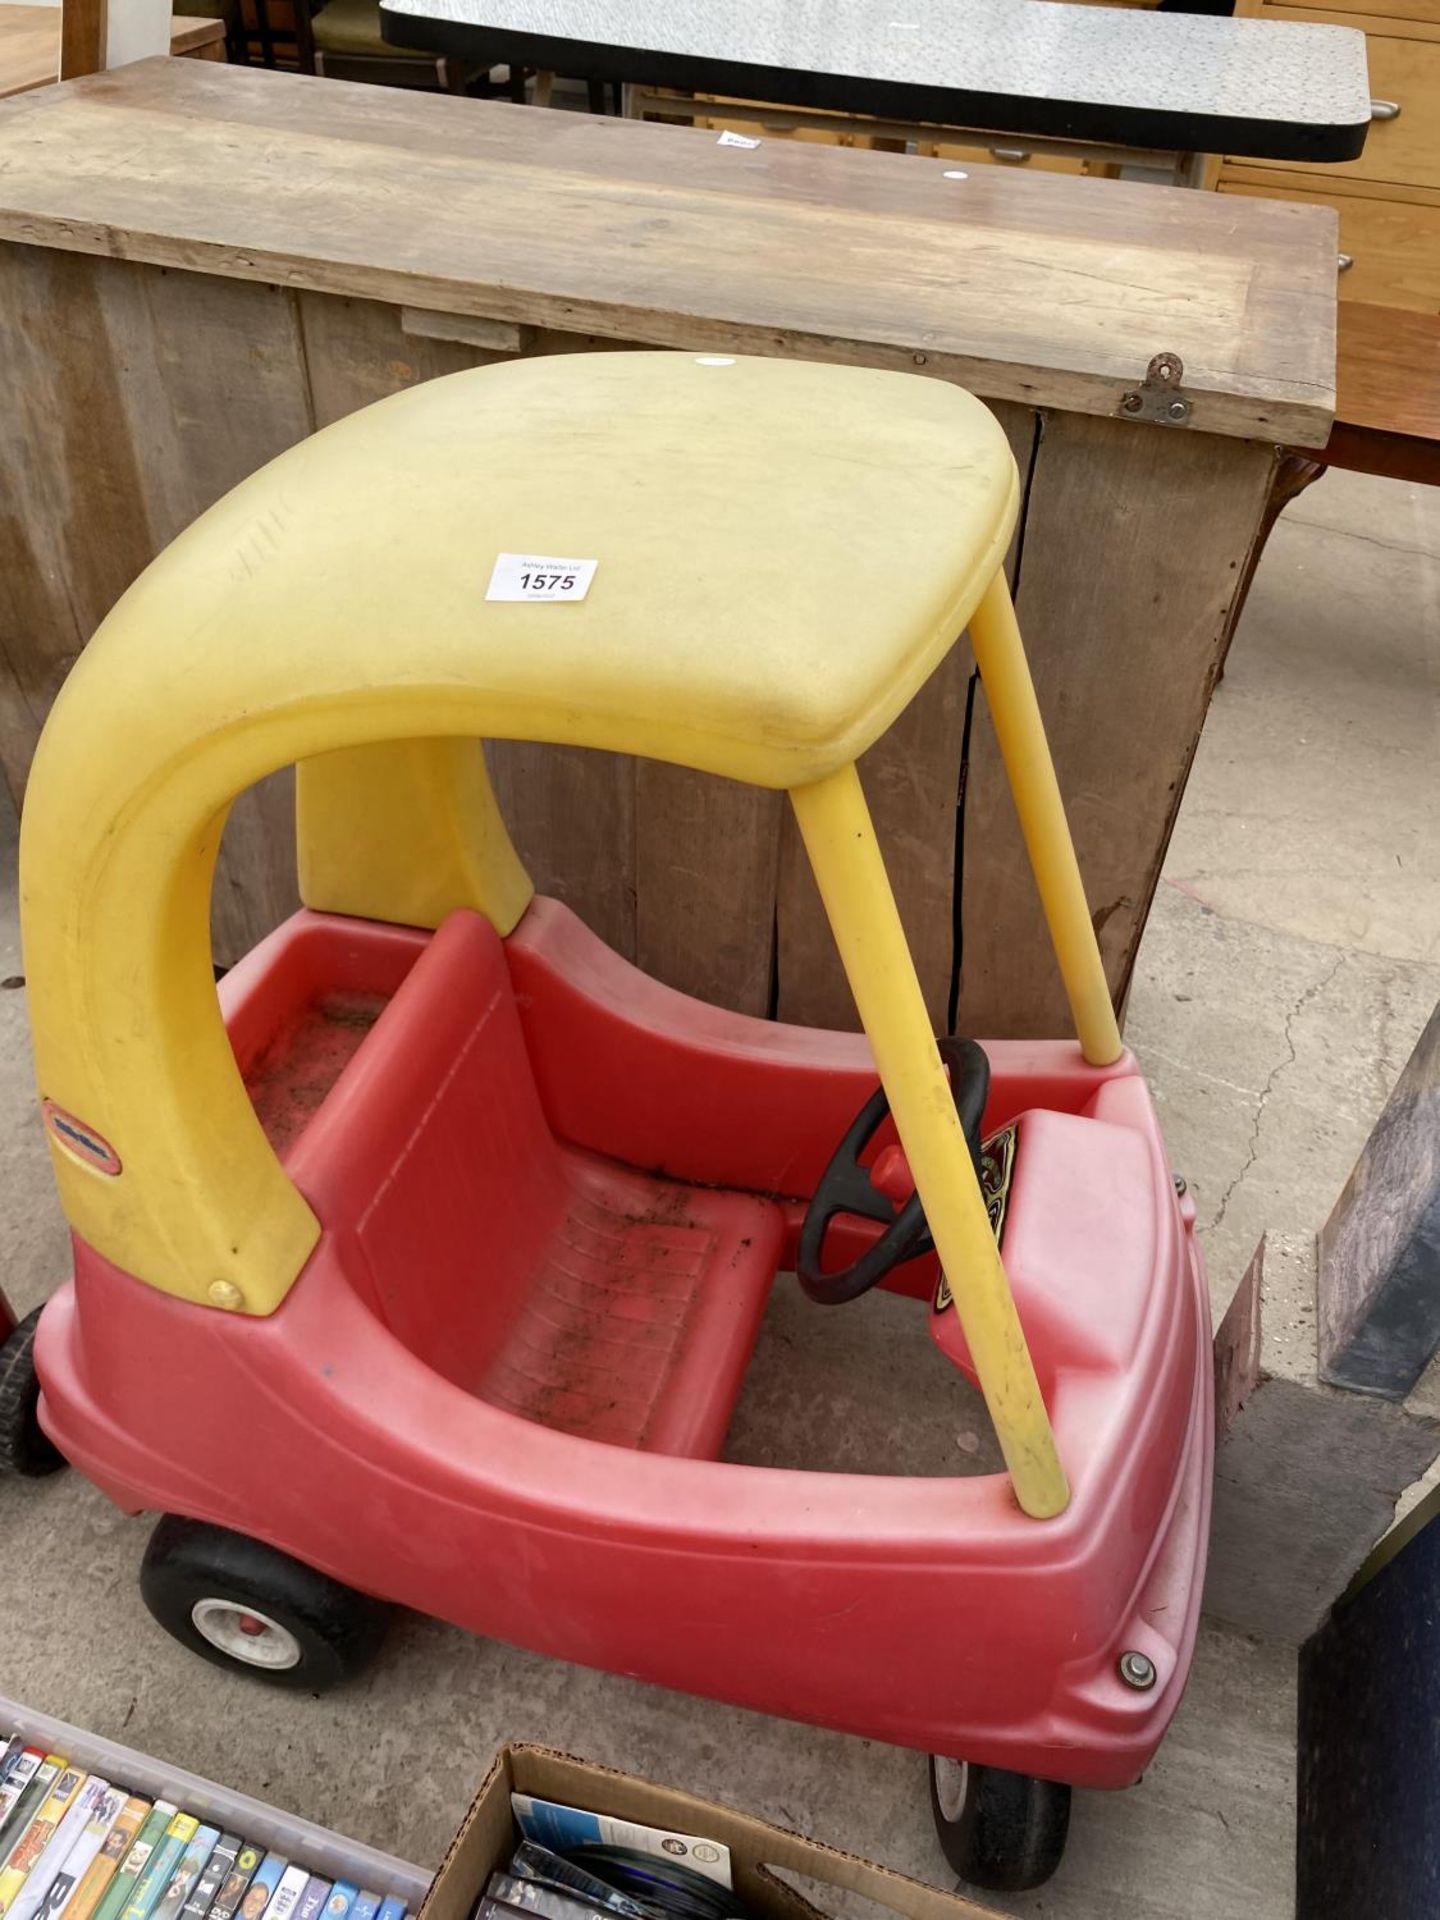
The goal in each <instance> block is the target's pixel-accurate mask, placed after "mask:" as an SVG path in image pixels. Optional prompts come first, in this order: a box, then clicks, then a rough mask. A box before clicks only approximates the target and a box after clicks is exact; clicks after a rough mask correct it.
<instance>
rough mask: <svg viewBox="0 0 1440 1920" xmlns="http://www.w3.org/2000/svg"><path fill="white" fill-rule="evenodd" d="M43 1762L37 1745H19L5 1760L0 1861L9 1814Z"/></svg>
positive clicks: (0, 1785)
mask: <svg viewBox="0 0 1440 1920" xmlns="http://www.w3.org/2000/svg"><path fill="white" fill-rule="evenodd" d="M44 1764H45V1755H44V1754H43V1753H42V1752H41V1751H40V1749H39V1747H21V1749H20V1750H19V1752H18V1753H12V1754H11V1755H10V1757H9V1759H8V1760H7V1761H6V1762H5V1773H4V1777H3V1779H0V1862H3V1858H4V1854H3V1841H4V1836H5V1829H6V1825H7V1823H8V1821H9V1819H10V1815H11V1814H12V1813H13V1812H14V1811H15V1803H16V1802H17V1801H18V1800H19V1798H20V1796H21V1794H22V1793H24V1791H25V1789H26V1788H27V1787H28V1786H29V1785H30V1782H31V1781H32V1780H33V1779H34V1778H35V1775H36V1774H37V1772H38V1771H39V1770H40V1768H41V1767H42V1766H43V1765H44Z"/></svg>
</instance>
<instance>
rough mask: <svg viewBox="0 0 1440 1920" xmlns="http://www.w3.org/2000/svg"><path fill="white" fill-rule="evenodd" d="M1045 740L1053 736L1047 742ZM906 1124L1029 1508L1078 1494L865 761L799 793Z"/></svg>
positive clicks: (988, 1395)
mask: <svg viewBox="0 0 1440 1920" xmlns="http://www.w3.org/2000/svg"><path fill="white" fill-rule="evenodd" d="M1042 745H1043V743H1042ZM790 799H791V802H792V804H793V805H794V808H795V818H796V820H797V821H798V823H799V827H800V832H801V835H802V836H803V838H804V841H805V849H806V852H807V853H808V854H809V856H810V865H811V867H812V869H813V870H814V874H815V879H816V882H817V884H818V886H819V888H820V897H821V899H822V900H823V901H824V903H825V911H826V913H827V914H828V916H829V919H830V925H831V928H832V930H833V932H834V935H835V944H836V946H837V947H838V948H839V950H840V958H841V960H842V961H843V962H844V966H845V972H846V976H847V977H848V979H849V981H850V989H851V991H852V993H853V994H854V996H855V1005H856V1007H857V1009H858V1011H859V1014H860V1019H861V1022H862V1024H863V1025H864V1028H865V1032H866V1034H867V1035H868V1036H869V1040H870V1045H871V1048H872V1050H873V1052H874V1055H875V1065H876V1068H877V1070H878V1071H879V1074H880V1079H881V1082H882V1084H883V1086H884V1088H885V1091H886V1093H887V1094H888V1095H889V1097H890V1109H891V1112H892V1113H893V1114H894V1117H895V1128H896V1131H897V1133H898V1134H899V1136H900V1143H901V1145H902V1146H903V1148H904V1149H905V1157H906V1159H907V1160H908V1161H909V1163H910V1171H911V1173H912V1174H913V1175H914V1177H915V1185H916V1187H917V1189H918V1190H919V1193H920V1197H921V1199H922V1200H923V1202H924V1205H925V1218H926V1221H927V1223H928V1225H929V1228H930V1232H931V1234H932V1236H933V1237H934V1241H935V1245H936V1248H937V1250H938V1251H939V1255H940V1262H941V1265H942V1266H943V1267H944V1269H945V1273H946V1277H947V1278H948V1280H949V1282H950V1290H951V1292H952V1294H953V1295H954V1299H955V1306H956V1310H957V1312H958V1313H959V1315H960V1324H961V1326H962V1327H963V1328H964V1330H965V1339H966V1342H967V1343H968V1345H969V1348H970V1354H971V1358H972V1359H973V1360H974V1362H975V1371H976V1374H977V1376H978V1377H979V1381H980V1387H981V1391H982V1392H983V1393H984V1395H985V1404H986V1405H987V1407H988V1408H989V1409H990V1418H991V1420H992V1421H993V1422H994V1424H995V1433H996V1437H997V1438H998V1440H999V1442H1000V1447H1001V1451H1002V1452H1003V1453H1004V1455H1005V1464H1006V1466H1007V1467H1008V1468H1009V1469H1010V1479H1011V1483H1012V1485H1013V1486H1014V1489H1015V1497H1016V1499H1017V1500H1018V1501H1019V1503H1020V1505H1021V1506H1022V1507H1023V1508H1024V1510H1025V1512H1026V1513H1029V1514H1033V1515H1034V1516H1035V1517H1036V1518H1037V1519H1049V1518H1050V1517H1051V1516H1053V1515H1054V1514H1057V1513H1061V1512H1063V1511H1064V1509H1065V1507H1066V1505H1067V1504H1068V1502H1069V1498H1070V1493H1069V1489H1068V1487H1067V1485H1066V1482H1065V1472H1064V1469H1063V1467H1062V1466H1061V1464H1060V1456H1059V1454H1058V1453H1057V1451H1056V1447H1055V1436H1054V1434H1053V1432H1052V1431H1051V1428H1050V1417H1049V1415H1048V1414H1047V1413H1046V1411H1045V1402H1044V1400H1043V1399H1042V1398H1041V1394H1040V1384H1039V1382H1038V1381H1037V1379H1036V1378H1035V1368H1034V1366H1033V1364H1032V1362H1031V1359H1030V1350H1029V1348H1028V1347H1027V1345H1026V1343H1025V1334H1024V1331H1023V1329H1022V1328H1021V1325H1020V1319H1019V1315H1018V1314H1017V1313H1016V1311H1015V1302H1014V1299H1013V1298H1012V1296H1011V1293H1010V1284H1009V1281H1008V1280H1007V1279H1006V1277H1005V1268H1004V1265H1003V1263H1002V1261H1001V1258H1000V1251H999V1248H998V1247H997V1246H996V1244H995V1236H994V1234H993V1233H992V1232H991V1229H990V1216H989V1214H988V1213H987V1211H986V1208H985V1200H984V1196H983V1195H982V1193H981V1191H980V1183H979V1181H978V1180H977V1179H976V1177H975V1168H974V1166H973V1164H972V1163H971V1159H970V1152H969V1149H968V1147H967V1146H966V1144H965V1135H964V1133H963V1131H962V1130H961V1126H960V1121H959V1117H958V1116H957V1114H956V1112H955V1102H954V1100H953V1099H952V1098H951V1095H950V1083H949V1081H948V1079H947V1078H946V1074H945V1069H944V1067H943V1065H942V1064H941V1060H940V1053H939V1049H938V1048H937V1046H936V1044H935V1036H934V1034H933V1032H932V1031H931V1027H930V1016H929V1014H928V1012H927V1011H926V1007H925V999H924V996H923V994H922V993H921V991H920V982H919V979H918V978H917V976H916V973H915V963H914V961H913V960H912V959H911V957H910V948H909V945H908V943H907V941H906V939H905V929H904V928H903V927H902V926H901V924H900V915H899V913H898V911H897V909H896V906H895V899H894V895H893V894H892V893H891V890H890V881H889V878H888V876H887V874H886V872H885V863H884V860H883V859H882V857H881V853H880V848H879V846H878V844H877V843H876V839H875V829H874V827H873V826H872V824H871V821H870V810H869V808H868V807H867V806H866V804H865V795H864V792H863V791H862V789H861V786H860V776H859V774H858V773H857V772H856V770H855V768H854V767H853V766H848V767H842V768H841V769H840V770H839V772H837V773H832V774H830V775H829V776H828V777H827V778H826V779H824V780H819V781H816V782H815V783H814V784H813V785H811V786H805V787H797V788H796V789H795V790H794V791H793V792H792V793H791V795H790Z"/></svg>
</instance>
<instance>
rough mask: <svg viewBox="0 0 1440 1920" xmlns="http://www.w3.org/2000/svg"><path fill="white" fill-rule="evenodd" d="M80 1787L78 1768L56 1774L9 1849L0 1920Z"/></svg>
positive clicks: (1, 1876)
mask: <svg viewBox="0 0 1440 1920" xmlns="http://www.w3.org/2000/svg"><path fill="white" fill-rule="evenodd" d="M84 1785H85V1774H84V1771H83V1769H81V1768H80V1767H68V1766H67V1767H64V1768H62V1769H61V1771H60V1772H59V1773H58V1774H56V1776H55V1779H54V1781H53V1782H52V1784H51V1787H50V1791H49V1793H47V1794H46V1796H45V1798H44V1800H42V1801H41V1803H40V1806H39V1809H38V1810H37V1812H36V1814H35V1817H34V1819H33V1820H31V1822H30V1824H29V1826H28V1827H27V1828H26V1829H25V1832H24V1833H23V1834H22V1836H21V1838H20V1841H19V1843H18V1844H17V1845H16V1846H15V1847H14V1848H13V1849H12V1851H11V1854H10V1858H9V1859H8V1860H7V1861H6V1863H5V1867H4V1871H3V1872H0V1920H4V1916H5V1915H6V1914H7V1913H9V1911H10V1909H11V1907H13V1906H14V1905H15V1902H16V1901H17V1900H18V1899H19V1897H20V1894H21V1892H22V1890H23V1888H24V1886H25V1882H26V1881H27V1880H28V1879H29V1878H30V1873H31V1870H32V1868H34V1867H35V1866H37V1865H38V1864H39V1862H40V1859H41V1857H42V1856H43V1855H44V1854H45V1852H46V1851H47V1850H48V1848H49V1845H50V1842H51V1841H52V1840H53V1839H54V1838H55V1834H56V1832H57V1830H58V1829H59V1826H60V1823H61V1821H62V1820H63V1819H64V1818H65V1816H66V1814H67V1813H68V1812H69V1811H70V1809H71V1807H72V1806H74V1804H75V1802H76V1800H77V1799H78V1798H79V1795H80V1789H81V1788H82V1787H83V1786H84Z"/></svg>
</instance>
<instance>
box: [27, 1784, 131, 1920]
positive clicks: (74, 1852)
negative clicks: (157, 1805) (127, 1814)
mask: <svg viewBox="0 0 1440 1920" xmlns="http://www.w3.org/2000/svg"><path fill="white" fill-rule="evenodd" d="M125 1806H126V1793H125V1789H124V1787H106V1789H105V1791H104V1792H103V1793H102V1794H101V1795H100V1796H99V1798H98V1799H97V1800H96V1802H95V1804H94V1806H93V1807H92V1808H91V1810H90V1817H89V1819H88V1820H87V1821H86V1822H85V1825H84V1827H83V1828H82V1829H81V1832H80V1837H79V1839H78V1840H76V1842H75V1844H74V1846H73V1847H71V1849H70V1851H69V1852H68V1853H67V1854H66V1856H65V1864H64V1866H63V1867H61V1869H60V1871H59V1873H57V1874H56V1876H55V1879H54V1881H53V1882H52V1883H51V1887H50V1891H49V1893H47V1894H46V1896H45V1903H44V1905H43V1907H41V1908H40V1909H39V1911H38V1912H37V1913H36V1916H35V1920H60V1916H61V1914H63V1913H67V1912H68V1911H69V1909H70V1907H71V1905H72V1903H73V1901H74V1898H75V1895H76V1893H77V1892H78V1891H79V1888H80V1883H81V1881H82V1880H83V1879H84V1878H85V1876H86V1874H87V1873H89V1871H90V1869H91V1867H92V1866H93V1865H94V1864H95V1862H96V1860H97V1859H98V1858H99V1857H100V1853H101V1850H102V1849H103V1847H104V1845H105V1843H106V1841H107V1840H108V1839H109V1838H110V1835H111V1834H112V1833H113V1832H114V1830H115V1825H116V1822H117V1821H118V1820H119V1818H120V1816H121V1814H122V1813H123V1812H124V1811H125Z"/></svg>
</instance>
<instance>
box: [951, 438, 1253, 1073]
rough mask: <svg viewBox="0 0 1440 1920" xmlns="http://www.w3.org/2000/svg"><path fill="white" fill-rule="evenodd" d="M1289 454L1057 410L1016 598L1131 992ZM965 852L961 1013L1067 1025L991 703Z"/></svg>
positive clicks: (1120, 975)
mask: <svg viewBox="0 0 1440 1920" xmlns="http://www.w3.org/2000/svg"><path fill="white" fill-rule="evenodd" d="M1274 465H1275V451H1274V449H1273V448H1270V447H1263V446H1259V445H1253V446H1245V445H1243V444H1240V443H1238V442H1231V441H1224V440H1219V439H1214V438H1208V437H1202V436H1200V435H1196V434H1189V433H1184V432H1172V431H1170V430H1168V429H1164V428H1160V429H1156V428H1145V427H1134V426H1131V425H1129V424H1127V423H1125V422H1121V421H1106V420H1085V419H1081V418H1079V417H1077V416H1075V415H1066V414H1061V415H1055V416H1047V418H1046V420H1045V425H1044V432H1043V434H1042V437H1041V441H1040V447H1039V452H1038V456H1037V459H1036V463H1035V472H1034V478H1033V480H1032V482H1031V488H1030V500H1029V512H1028V515H1027V519H1026V528H1025V548H1024V554H1023V558H1022V562H1021V567H1020V577H1019V584H1018V591H1017V600H1016V604H1017V608H1018V611H1019V616H1020V627H1021V631H1022V633H1023V635H1024V638H1025V645H1026V650H1027V652H1028V655H1029V659H1030V665H1031V670H1032V673H1033V675H1034V679H1035V686H1036V692H1037V694H1038V696H1039V701H1040V710H1041V713H1042V714H1043V716H1044V719H1045V725H1046V729H1047V732H1048V735H1049V739H1050V747H1051V752H1052V754H1053V756H1054V760H1055V765H1056V771H1057V773H1058V775H1059V780H1060V788H1061V792H1062V794H1063V795H1064V798H1065V803H1066V807H1067V810H1068V813H1069V818H1070V827H1071V832H1072V834H1073V835H1074V838H1075V843H1076V848H1077V851H1078V853H1079V858H1080V868H1081V872H1082V875H1083V877H1084V880H1085V889H1086V894H1087V897H1088V899H1089V901H1090V904H1091V909H1092V916H1093V918H1094V921H1095V926H1096V930H1097V932H1098V934H1099V938H1100V948H1101V952H1102V954H1103V956H1104V959H1105V969H1106V975H1107V977H1108V979H1109V981H1110V984H1111V987H1112V989H1113V991H1114V994H1115V998H1116V1001H1117V1004H1118V1003H1119V1002H1121V1001H1123V999H1124V995H1125V992H1126V990H1127V988H1128V985H1129V980H1130V971H1131V968H1132V966H1133V964H1134V959H1135V950H1136V948H1137V946H1138V944H1139V937H1140V933H1141V931H1142V929H1143V927H1144V924H1145V918H1146V915H1147V914H1148V912H1149V908H1150V900H1151V896H1152V894H1153V893H1154V890H1155V885H1156V882H1157V881H1158V879H1159V874H1160V865H1161V861H1162V860H1163V858H1164V854H1165V848H1166V845H1167V843H1168V841H1169V838H1170V830H1171V827H1172V826H1173V824H1174V818H1175V813H1176V810H1177V809H1178V807H1179V804H1180V798H1181V794H1182V793H1183V791H1184V786H1185V780H1186V776H1187V775H1188V773H1189V769H1190V761H1191V758H1192V756H1193V754H1194V751H1195V745H1196V742H1197V740H1198V738H1199V734H1200V727H1201V723H1202V721H1203V720H1204V717H1205V709H1206V707H1207V705H1208V704H1209V699H1210V692H1211V688H1212V686H1213V684H1214V680H1215V675H1216V672H1217V670H1218V667H1219V663H1220V661H1221V659H1222V657H1223V651H1224V646H1225V642H1226V639H1227V637H1228V633H1229V628H1230V622H1231V616H1232V610H1233V606H1234V603H1235V597H1236V588H1237V584H1238V582H1239V580H1240V579H1241V577H1242V573H1243V568H1244V564H1245V561H1246V559H1247V557H1248V554H1249V550H1250V546H1251V543H1252V540H1253V539H1254V536H1255V533H1256V530H1257V528H1258V527H1259V525H1260V521H1261V516H1262V513H1263V510H1264V506H1265V501H1266V497H1267V495H1268V491H1269V486H1270V479H1271V473H1272V470H1273V467H1274ZM1096 689H1100V690H1102V691H1101V694H1100V696H1099V697H1097V696H1096V692H1095V690H1096ZM965 861H966V877H967V895H968V900H967V903H966V905H967V916H966V942H965V964H964V969H963V976H962V980H961V995H960V1027H961V1030H962V1031H963V1032H966V1033H974V1034H979V1035H982V1036H987V1037H989V1036H993V1037H995V1038H1003V1037H1006V1036H1009V1035H1017V1034H1019V1035H1025V1034H1029V1035H1033V1034H1040V1033H1046V1032H1048V1033H1051V1034H1062V1033H1067V1032H1069V1031H1070V1024H1069V1012H1068V1008H1067V1006H1066V1002H1065V997H1064V993H1063V991H1062V990H1061V986H1060V980H1059V975H1058V973H1057V970H1056V967H1055V960H1054V955H1053V952H1052V950H1051V947H1050V943H1049V940H1048V938H1047V936H1046V932H1045V925H1044V920H1043V918H1042V916H1041V913H1040V907H1039V902H1038V900H1037V899H1036V896H1035V889H1034V885H1033V883H1032V880H1031V877H1030V869H1029V865H1028V863H1027V861H1026V857H1025V851H1024V844H1023V842H1022V840H1021V838H1020V831H1019V827H1018V825H1017V823H1016V820H1015V812H1014V807H1013V804H1012V802H1011V799H1010V792H1009V787H1008V785H1007V782H1006V779H1005V773H1004V768H1003V766H1002V764H1001V761H1000V754H999V749H998V747H997V746H996V743H995V736H994V733H993V730H992V729H991V727H990V724H989V720H988V716H986V717H984V718H983V719H982V718H981V717H980V716H977V722H976V728H975V744H974V753H973V758H972V764H971V782H970V796H969V805H968V812H967V820H966V848H965ZM981 902H983V908H980V909H979V910H978V911H977V910H976V908H975V906H974V903H981ZM982 916H983V917H982ZM1017 1010H1022V1011H1019V1012H1017Z"/></svg>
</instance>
